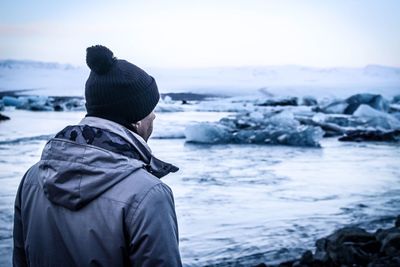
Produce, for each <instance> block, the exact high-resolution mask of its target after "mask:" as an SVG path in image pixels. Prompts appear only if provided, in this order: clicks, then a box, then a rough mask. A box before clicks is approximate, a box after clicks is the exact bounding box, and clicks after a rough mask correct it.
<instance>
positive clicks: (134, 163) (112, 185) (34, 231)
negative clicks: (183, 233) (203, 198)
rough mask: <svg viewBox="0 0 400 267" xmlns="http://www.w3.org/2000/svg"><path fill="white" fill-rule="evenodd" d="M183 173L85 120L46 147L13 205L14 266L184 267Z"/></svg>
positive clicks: (133, 139) (128, 137) (104, 123)
mask: <svg viewBox="0 0 400 267" xmlns="http://www.w3.org/2000/svg"><path fill="white" fill-rule="evenodd" d="M177 170H178V168H176V167H175V166H173V165H171V164H168V163H165V162H162V161H160V160H158V159H156V158H155V157H154V156H153V155H152V154H151V151H150V149H149V148H148V146H147V144H146V143H145V142H144V141H143V139H141V138H140V137H139V136H138V135H136V134H135V133H133V132H131V131H129V130H128V129H126V128H125V127H123V126H120V125H119V124H116V123H114V122H111V121H108V120H104V119H100V118H96V117H86V118H84V119H83V120H82V121H81V123H80V124H79V125H76V126H68V127H67V128H65V129H64V130H63V131H61V132H60V133H58V134H57V135H56V137H55V138H52V139H51V140H50V141H49V142H48V143H47V144H46V146H45V148H44V150H43V153H42V156H41V159H40V161H39V162H38V163H36V164H35V165H34V166H32V167H31V168H30V169H29V170H28V172H27V173H26V174H25V175H24V177H23V179H22V181H21V184H20V186H19V189H18V193H17V196H16V200H15V215H14V252H13V264H14V266H58V267H61V266H112V267H114V266H142V267H146V266H149V267H150V266H151V267H154V266H181V259H180V254H179V248H178V227H177V220H176V215H175V207H174V199H173V195H172V191H171V189H170V188H169V187H168V186H167V185H165V184H164V183H163V182H161V180H160V179H159V178H161V177H163V176H164V175H166V174H168V173H169V172H175V171H177Z"/></svg>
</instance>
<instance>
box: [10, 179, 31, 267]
mask: <svg viewBox="0 0 400 267" xmlns="http://www.w3.org/2000/svg"><path fill="white" fill-rule="evenodd" d="M24 180H25V176H24V178H22V180H21V183H20V185H19V188H18V192H17V196H16V198H15V205H14V230H13V239H14V248H13V266H14V267H16V266H18V267H20V266H28V264H27V262H26V255H25V246H24V236H23V227H22V218H21V191H22V185H23V183H24Z"/></svg>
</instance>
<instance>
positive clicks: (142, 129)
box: [133, 112, 156, 142]
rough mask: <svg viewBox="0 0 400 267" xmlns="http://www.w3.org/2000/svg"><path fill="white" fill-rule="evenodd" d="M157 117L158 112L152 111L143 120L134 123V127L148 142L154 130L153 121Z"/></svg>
mask: <svg viewBox="0 0 400 267" xmlns="http://www.w3.org/2000/svg"><path fill="white" fill-rule="evenodd" d="M155 118H156V114H154V112H151V113H150V114H149V115H147V117H145V118H144V119H143V120H141V121H138V122H137V123H135V124H133V127H134V128H135V129H136V133H137V134H138V135H140V136H141V137H142V138H143V139H144V140H145V141H146V142H147V140H149V138H150V136H151V133H152V132H153V121H154V119H155Z"/></svg>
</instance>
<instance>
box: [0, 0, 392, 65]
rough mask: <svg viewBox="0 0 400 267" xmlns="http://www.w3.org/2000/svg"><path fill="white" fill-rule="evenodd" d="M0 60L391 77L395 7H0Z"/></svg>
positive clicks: (247, 2) (253, 0)
mask: <svg viewBox="0 0 400 267" xmlns="http://www.w3.org/2000/svg"><path fill="white" fill-rule="evenodd" d="M0 5H1V6H0V59H29V60H39V61H51V62H62V63H70V64H74V65H85V53H86V47H88V46H91V45H95V44H102V45H105V46H107V47H109V48H110V49H111V50H112V51H113V52H114V55H115V56H116V57H117V58H121V59H126V60H128V61H131V62H132V63H135V64H137V65H139V66H147V67H162V68H175V67H179V68H181V67H183V68H192V67H219V66H252V65H257V66H259V65H292V64H293V65H304V66H314V67H334V66H336V67H362V66H365V65H368V64H379V65H387V66H396V67H400V1H398V0H324V1H321V0H275V1H273V0H237V1H235V0H229V1H225V0H202V1H195V0H182V1H178V0H168V1H162V0H157V1H156V0H131V1H122V0H114V1H102V0H97V1H96V0H85V1H78V0H68V1H65V0H57V1H54V0H36V1H31V0H26V1H22V0H0Z"/></svg>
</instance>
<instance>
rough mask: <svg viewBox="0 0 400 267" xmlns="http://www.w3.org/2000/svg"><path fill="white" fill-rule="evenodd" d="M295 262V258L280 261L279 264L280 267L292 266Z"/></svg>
mask: <svg viewBox="0 0 400 267" xmlns="http://www.w3.org/2000/svg"><path fill="white" fill-rule="evenodd" d="M294 263H295V261H294V260H291V261H285V262H282V263H280V264H279V265H278V267H292V266H293V264H294Z"/></svg>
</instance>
